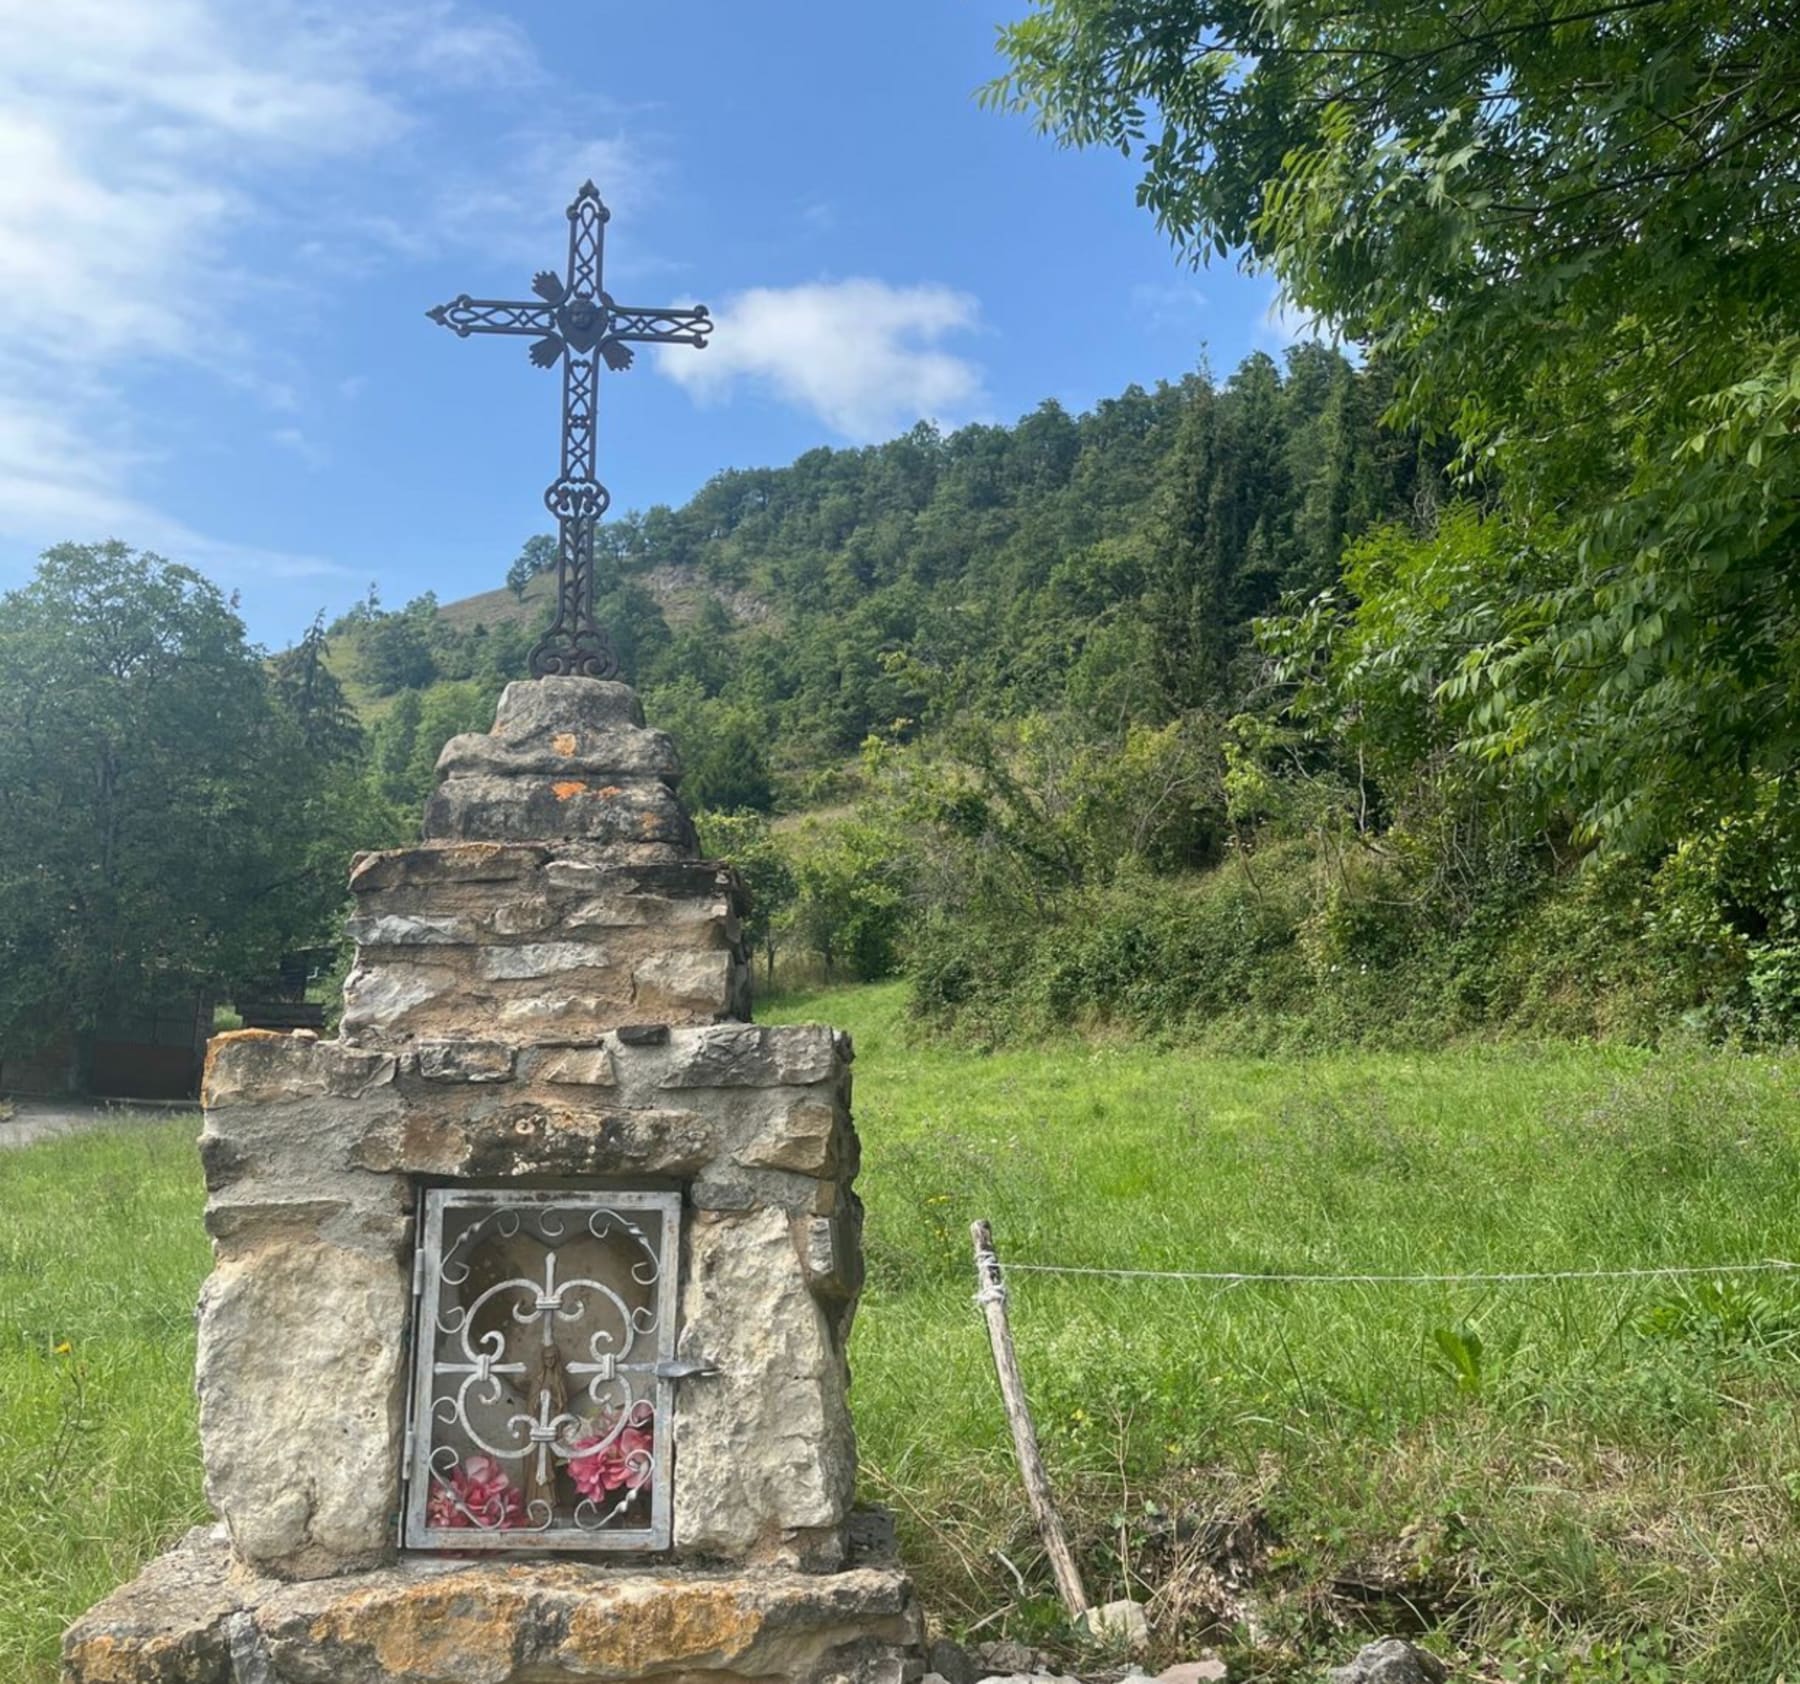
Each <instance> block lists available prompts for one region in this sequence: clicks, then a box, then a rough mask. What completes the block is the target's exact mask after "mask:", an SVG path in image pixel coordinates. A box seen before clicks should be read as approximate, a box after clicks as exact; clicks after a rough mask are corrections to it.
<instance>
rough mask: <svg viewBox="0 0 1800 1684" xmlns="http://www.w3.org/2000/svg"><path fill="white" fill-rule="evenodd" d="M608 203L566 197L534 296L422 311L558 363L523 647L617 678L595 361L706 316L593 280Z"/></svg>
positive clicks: (540, 669) (700, 333)
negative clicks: (597, 445) (543, 584)
mask: <svg viewBox="0 0 1800 1684" xmlns="http://www.w3.org/2000/svg"><path fill="white" fill-rule="evenodd" d="M611 216H612V212H611V211H609V210H608V209H607V208H606V206H605V205H603V204H602V203H601V202H600V193H599V190H598V189H597V188H596V187H595V186H594V184H593V183H592V182H591V181H588V182H584V183H583V184H582V188H581V191H580V192H579V193H577V194H576V195H575V202H574V204H572V205H570V206H569V270H568V274H567V275H566V276H563V277H558V276H557V275H555V274H553V273H552V272H551V271H550V270H548V269H546V270H544V271H543V273H541V274H540V275H537V276H536V277H535V278H534V279H533V280H532V283H531V290H532V291H533V292H534V293H536V294H537V298H536V300H531V299H525V300H516V299H495V298H471V297H470V296H469V295H468V294H467V293H466V292H465V293H464V294H463V295H462V296H461V297H460V298H455V299H452V300H451V302H450V303H448V304H440V305H438V307H437V308H436V309H435V310H428V311H426V312H425V313H426V314H427V315H428V316H430V317H431V319H432V320H433V321H434V322H438V323H441V324H442V325H443V326H444V327H447V328H449V329H450V331H451V332H452V333H454V334H455V335H456V336H457V338H459V339H467V338H468V337H469V335H470V334H471V333H510V334H523V335H525V336H526V337H528V338H532V339H535V340H536V341H537V343H536V344H534V345H533V346H532V347H531V360H532V361H533V362H534V363H536V364H537V366H538V367H539V368H554V367H555V366H556V364H557V363H559V362H560V363H561V364H562V369H563V426H562V472H561V473H560V474H558V475H557V477H556V480H555V482H554V483H553V484H551V485H550V486H549V487H548V488H547V489H546V490H545V492H544V506H545V507H546V508H547V509H549V511H550V512H551V514H553V515H555V516H556V528H557V537H556V618H555V619H554V620H552V621H551V622H550V629H549V630H548V631H546V632H545V633H544V635H543V637H542V638H540V639H539V640H538V644H537V647H536V648H534V649H533V650H532V651H531V676H532V677H533V678H545V677H550V676H555V675H573V676H576V677H581V678H617V677H618V676H619V660H618V657H617V655H615V654H614V653H613V646H612V639H611V638H609V637H608V636H607V635H606V628H605V627H604V626H602V625H601V624H600V622H599V621H598V620H597V619H596V618H595V617H594V595H595V592H594V527H595V526H596V525H597V524H598V523H599V520H600V517H601V516H602V515H603V514H605V513H606V508H607V505H608V504H609V503H610V502H611V501H612V496H611V494H610V493H609V492H608V491H607V489H606V487H605V486H603V485H602V484H601V483H600V480H599V478H598V476H597V475H596V473H595V466H594V425H595V414H596V411H597V409H598V407H599V402H600V365H601V363H603V362H604V363H605V364H606V366H607V367H608V368H610V369H612V370H613V371H614V372H615V373H618V372H620V371H622V370H624V369H627V368H629V367H630V366H631V356H632V353H631V347H632V345H634V344H638V345H695V346H704V345H705V344H706V336H707V335H708V334H709V333H711V332H712V330H713V324H712V318H711V316H709V315H708V314H707V312H706V307H705V306H704V305H696V306H695V307H694V308H693V309H691V310H680V309H646V308H633V307H631V306H629V305H623V304H615V303H614V302H613V301H612V298H611V296H610V295H609V294H608V293H607V292H606V290H605V288H604V287H603V286H602V285H601V268H602V265H603V261H604V255H605V247H606V224H607V222H608V221H609V220H610V219H611Z"/></svg>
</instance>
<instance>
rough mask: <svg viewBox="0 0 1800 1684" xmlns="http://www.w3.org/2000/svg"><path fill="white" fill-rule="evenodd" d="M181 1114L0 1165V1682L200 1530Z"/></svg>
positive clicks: (196, 1273) (190, 1248)
mask: <svg viewBox="0 0 1800 1684" xmlns="http://www.w3.org/2000/svg"><path fill="white" fill-rule="evenodd" d="M198 1132H199V1120H198V1118H195V1117H185V1118H177V1119H172V1120H168V1121H158V1122H155V1123H149V1124H141V1123H140V1124H129V1125H120V1126H116V1127H109V1128H105V1129H102V1130H100V1131H97V1132H95V1133H93V1134H87V1135H79V1136H75V1137H72V1138H70V1139H65V1140H57V1141H52V1142H48V1143H46V1144H44V1145H41V1146H32V1147H27V1148H24V1149H22V1150H17V1151H8V1152H0V1591H3V1593H4V1594H0V1680H5V1681H6V1684H38V1681H39V1680H44V1681H48V1680H49V1679H51V1678H53V1677H54V1676H55V1669H54V1664H53V1662H54V1657H55V1655H56V1652H57V1644H58V1640H59V1639H60V1637H61V1634H62V1629H63V1627H64V1626H65V1625H66V1624H67V1623H68V1622H69V1621H70V1620H71V1619H73V1618H74V1617H75V1615H77V1614H78V1613H80V1612H81V1611H82V1609H84V1608H85V1607H87V1606H88V1605H89V1604H90V1603H92V1602H93V1601H95V1600H96V1599H97V1598H98V1597H100V1596H103V1595H104V1594H105V1593H106V1592H107V1591H108V1590H109V1589H110V1588H111V1587H112V1586H113V1585H115V1584H117V1583H118V1582H119V1581H120V1580H121V1579H125V1578H129V1577H130V1576H131V1574H132V1573H134V1572H135V1571H136V1570H137V1567H138V1565H139V1564H140V1563H141V1562H142V1561H144V1560H146V1559H147V1558H148V1557H149V1556H150V1555H152V1554H154V1553H155V1551H156V1550H157V1549H159V1548H160V1547H161V1546H162V1545H164V1544H165V1543H168V1542H169V1541H171V1540H172V1539H173V1538H174V1537H176V1536H177V1535H178V1534H179V1533H180V1532H181V1531H182V1529H183V1528H185V1527H187V1526H189V1525H192V1524H193V1523H194V1522H195V1521H196V1520H198V1519H200V1518H202V1516H203V1509H202V1505H201V1502H200V1458H199V1449H198V1444H197V1441H196V1438H195V1432H194V1408H193V1378H194V1334H193V1321H194V1296H195V1292H196V1290H197V1288H198V1286H199V1283H200V1279H201V1277H202V1275H203V1274H204V1273H205V1270H206V1266H207V1244H206V1236H205V1234H204V1233H203V1232H202V1231H201V1228H200V1222H199V1212H200V1201H201V1196H202V1195H201V1183H200V1165H199V1158H198V1154H197V1153H196V1151H195V1148H194V1137H195V1136H196V1135H197V1134H198Z"/></svg>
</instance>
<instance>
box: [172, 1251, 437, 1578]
mask: <svg viewBox="0 0 1800 1684" xmlns="http://www.w3.org/2000/svg"><path fill="white" fill-rule="evenodd" d="M409 1285H410V1283H409V1281H408V1278H407V1270H406V1268H405V1265H404V1264H403V1263H402V1262H401V1260H400V1259H399V1258H398V1257H395V1256H392V1255H390V1256H388V1257H385V1258H383V1257H378V1256H374V1255H372V1254H370V1253H369V1252H366V1251H354V1250H350V1249H347V1248H344V1247H334V1246H329V1245H324V1244H321V1243H318V1242H316V1241H311V1240H306V1241H292V1240H289V1241H279V1240H278V1241H271V1242H270V1243H268V1244H266V1245H263V1246H261V1247H258V1248H257V1249H255V1250H253V1251H250V1252H247V1253H244V1254H240V1255H237V1256H233V1257H228V1258H225V1259H223V1260H222V1261H221V1262H220V1263H219V1265H218V1267H217V1268H215V1269H214V1271H213V1273H212V1275H211V1276H210V1277H209V1279H208V1280H207V1283H206V1287H205V1290H204V1292H203V1293H202V1296H201V1303H200V1329H199V1354H198V1359H197V1363H196V1372H195V1380H196V1387H197V1390H198V1391H199V1394H200V1440H201V1447H202V1450H203V1453H204V1460H205V1466H206V1495H207V1500H208V1501H209V1502H210V1503H211V1504H212V1506H213V1508H214V1510H215V1511H216V1512H217V1513H218V1514H219V1515H220V1516H221V1517H222V1518H223V1519H224V1520H225V1522H226V1524H227V1525H228V1526H229V1527H230V1529H231V1537H232V1541H233V1543H234V1544H235V1545H236V1547H237V1550H238V1553H239V1554H240V1555H242V1556H243V1557H244V1558H245V1560H246V1561H248V1562H250V1563H252V1564H253V1565H255V1566H257V1567H258V1568H260V1569H261V1570H263V1571H267V1572H271V1573H276V1574H279V1575H282V1576H286V1577H296V1578H306V1577H317V1576H323V1575H325V1574H330V1573H339V1572H342V1571H343V1570H344V1569H345V1568H346V1567H349V1566H355V1565H358V1564H371V1563H374V1562H377V1561H380V1560H381V1559H383V1557H384V1556H385V1555H387V1554H388V1553H389V1550H390V1548H391V1543H392V1538H393V1515H394V1512H395V1509H396V1507H397V1504H398V1500H399V1475H400V1469H399V1458H398V1457H397V1456H396V1455H395V1454H394V1451H395V1447H396V1446H397V1445H398V1444H399V1442H400V1420H401V1408H402V1400H403V1395H404V1391H405V1374H404V1366H405V1365H404V1361H403V1356H404V1349H405V1343H406V1315H407V1310H408V1307H409V1303H410V1296H411V1295H410V1291H409Z"/></svg>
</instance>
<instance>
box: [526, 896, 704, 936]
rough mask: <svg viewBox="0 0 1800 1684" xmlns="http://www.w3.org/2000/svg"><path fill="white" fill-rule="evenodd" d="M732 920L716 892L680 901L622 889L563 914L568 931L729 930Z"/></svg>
mask: <svg viewBox="0 0 1800 1684" xmlns="http://www.w3.org/2000/svg"><path fill="white" fill-rule="evenodd" d="M733 916H734V914H733V907H732V903H731V901H730V900H729V899H727V898H726V897H725V896H723V895H721V894H720V893H719V892H718V890H716V889H714V890H712V891H710V892H708V893H707V894H706V895H705V898H701V897H699V896H695V897H693V898H691V899H683V900H674V899H671V898H670V897H668V896H666V895H646V894H639V893H635V892H633V891H632V890H630V889H625V890H622V891H620V892H618V893H615V894H605V895H589V896H588V897H587V898H586V899H584V900H579V901H576V902H575V903H574V904H572V905H571V906H569V907H568V909H567V910H566V911H565V912H564V913H563V914H562V921H563V924H564V925H565V926H566V927H567V928H568V929H571V930H641V929H657V928H665V929H674V928H680V927H682V926H689V925H695V924H701V925H704V924H717V925H719V927H720V928H721V929H729V928H730V927H731V925H732V922H733Z"/></svg>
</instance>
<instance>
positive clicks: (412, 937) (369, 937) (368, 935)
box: [344, 912, 480, 947]
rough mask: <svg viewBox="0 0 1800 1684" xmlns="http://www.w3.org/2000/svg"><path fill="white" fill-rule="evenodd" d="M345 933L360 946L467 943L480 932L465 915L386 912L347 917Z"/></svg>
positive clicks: (451, 945)
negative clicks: (422, 914)
mask: <svg viewBox="0 0 1800 1684" xmlns="http://www.w3.org/2000/svg"><path fill="white" fill-rule="evenodd" d="M344 934H345V935H347V936H348V937H349V938H350V939H351V940H352V941H353V942H355V943H356V944H357V946H359V947H467V946H468V945H469V944H470V943H471V942H473V941H475V940H477V939H478V938H479V935H480V932H479V931H478V930H477V929H476V928H475V926H474V925H473V924H471V923H470V922H469V921H468V920H467V919H466V918H456V917H450V916H446V917H439V918H427V917H421V916H419V915H418V914H416V913H415V914H410V915H409V914H406V913H401V912H387V913H381V914H378V915H376V916H374V917H350V918H346V919H345V920H344Z"/></svg>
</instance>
